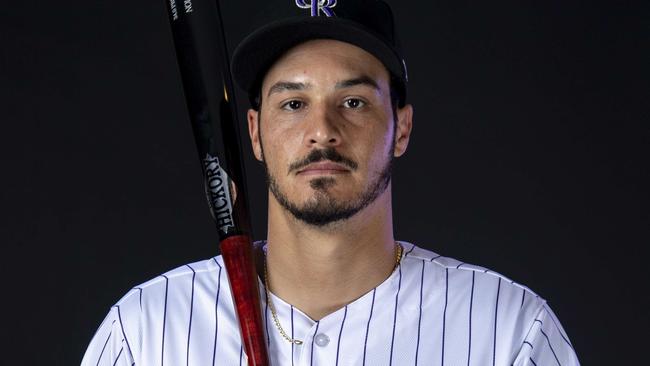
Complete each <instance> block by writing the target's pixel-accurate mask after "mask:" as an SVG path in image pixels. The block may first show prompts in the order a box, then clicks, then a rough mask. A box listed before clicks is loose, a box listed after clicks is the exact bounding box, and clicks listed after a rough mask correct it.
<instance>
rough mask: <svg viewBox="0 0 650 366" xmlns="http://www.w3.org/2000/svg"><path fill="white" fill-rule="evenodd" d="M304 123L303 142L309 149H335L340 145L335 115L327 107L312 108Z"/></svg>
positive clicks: (339, 132) (338, 127)
mask: <svg viewBox="0 0 650 366" xmlns="http://www.w3.org/2000/svg"><path fill="white" fill-rule="evenodd" d="M310 112H311V113H309V115H308V116H307V117H306V118H307V121H305V126H306V127H305V128H306V131H305V135H304V142H305V145H306V146H307V147H309V148H327V147H335V146H338V145H340V144H341V130H340V126H339V125H338V124H337V118H336V113H335V112H333V111H331V110H329V108H328V107H327V106H318V107H316V106H313V107H312V109H311V111H310Z"/></svg>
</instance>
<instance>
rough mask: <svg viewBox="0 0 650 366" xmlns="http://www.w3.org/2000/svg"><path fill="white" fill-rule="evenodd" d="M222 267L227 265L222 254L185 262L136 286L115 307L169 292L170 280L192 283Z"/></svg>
mask: <svg viewBox="0 0 650 366" xmlns="http://www.w3.org/2000/svg"><path fill="white" fill-rule="evenodd" d="M222 268H225V267H224V264H223V260H222V258H221V256H216V257H212V258H209V259H205V260H201V261H198V262H194V263H188V264H184V265H182V266H179V267H176V268H174V269H172V270H170V271H167V272H165V273H162V274H160V275H158V276H156V277H154V278H152V279H150V280H148V281H146V282H144V283H141V284H139V285H137V286H134V287H133V288H131V290H129V291H128V292H127V293H126V294H125V295H124V296H123V297H122V298H121V299H120V300H119V301H118V302H117V303H115V305H114V307H129V306H132V304H133V303H141V302H142V301H143V300H146V299H149V298H151V297H155V296H156V295H158V294H161V293H162V294H164V293H165V292H168V291H169V283H170V282H174V283H178V284H182V283H183V282H190V284H191V281H193V280H196V278H197V277H199V278H203V277H211V276H213V275H215V273H216V272H218V271H219V270H220V269H222Z"/></svg>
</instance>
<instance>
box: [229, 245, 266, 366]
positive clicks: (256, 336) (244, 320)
mask: <svg viewBox="0 0 650 366" xmlns="http://www.w3.org/2000/svg"><path fill="white" fill-rule="evenodd" d="M220 247H221V255H222V256H223V261H224V263H225V264H226V272H227V273H228V277H229V279H230V281H229V282H230V289H231V291H232V294H233V299H235V307H236V310H237V315H238V318H239V326H240V328H241V336H242V342H243V344H244V348H245V350H246V355H247V356H248V365H249V366H269V363H268V362H269V361H268V359H269V357H268V354H267V351H266V343H265V340H264V327H263V323H262V315H261V312H260V311H261V306H260V293H259V284H258V282H257V275H256V274H255V271H254V268H255V266H254V264H253V250H252V243H251V239H250V237H249V236H248V235H233V236H229V237H227V238H226V239H223V240H221V243H220Z"/></svg>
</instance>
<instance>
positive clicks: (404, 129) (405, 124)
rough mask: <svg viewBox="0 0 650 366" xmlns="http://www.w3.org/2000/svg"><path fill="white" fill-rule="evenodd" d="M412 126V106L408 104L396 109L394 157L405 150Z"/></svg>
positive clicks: (400, 154)
mask: <svg viewBox="0 0 650 366" xmlns="http://www.w3.org/2000/svg"><path fill="white" fill-rule="evenodd" d="M412 128H413V106H412V105H410V104H407V105H405V106H404V107H402V108H400V109H398V110H397V128H396V129H395V152H394V154H393V155H394V156H395V157H400V156H402V155H403V154H404V153H405V152H406V147H407V146H408V144H409V139H410V138H411V129H412Z"/></svg>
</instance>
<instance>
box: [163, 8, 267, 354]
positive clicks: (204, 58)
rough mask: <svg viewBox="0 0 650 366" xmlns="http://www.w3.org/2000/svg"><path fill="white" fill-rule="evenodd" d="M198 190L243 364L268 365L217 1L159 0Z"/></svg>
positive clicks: (226, 54)
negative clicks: (200, 180)
mask: <svg viewBox="0 0 650 366" xmlns="http://www.w3.org/2000/svg"><path fill="white" fill-rule="evenodd" d="M165 1H166V6H167V10H168V14H169V20H170V24H171V31H172V36H173V39H174V47H175V49H176V58H177V61H178V66H179V69H180V73H181V79H182V84H183V91H184V94H185V101H186V103H187V109H188V112H189V117H190V122H191V124H192V131H193V133H194V139H195V141H196V146H197V149H198V153H199V159H200V161H201V167H202V171H203V177H204V180H205V193H206V196H207V199H208V204H209V207H210V212H211V213H212V217H213V218H214V221H215V224H216V226H217V232H218V235H219V245H220V249H221V254H222V256H223V261H224V263H225V265H226V272H227V274H228V277H229V280H230V281H229V282H230V288H231V291H232V294H233V300H234V305H235V310H236V312H237V317H238V319H239V325H240V331H241V338H242V344H243V346H244V349H245V351H246V355H247V356H248V365H250V366H267V365H269V360H268V350H267V348H266V342H265V339H264V329H263V323H262V315H261V307H260V298H259V296H260V295H259V286H258V281H257V275H256V272H255V269H254V264H253V254H252V243H251V237H250V234H249V233H250V223H249V215H248V202H247V201H246V187H245V182H246V180H245V175H244V169H243V164H242V159H241V156H242V154H241V145H240V143H239V142H240V137H239V127H238V114H237V103H236V100H235V93H234V88H233V81H232V77H231V73H230V57H229V56H228V48H227V44H226V38H225V32H224V26H223V21H222V13H221V10H220V5H219V0H183V1H178V2H177V1H176V0H165Z"/></svg>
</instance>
